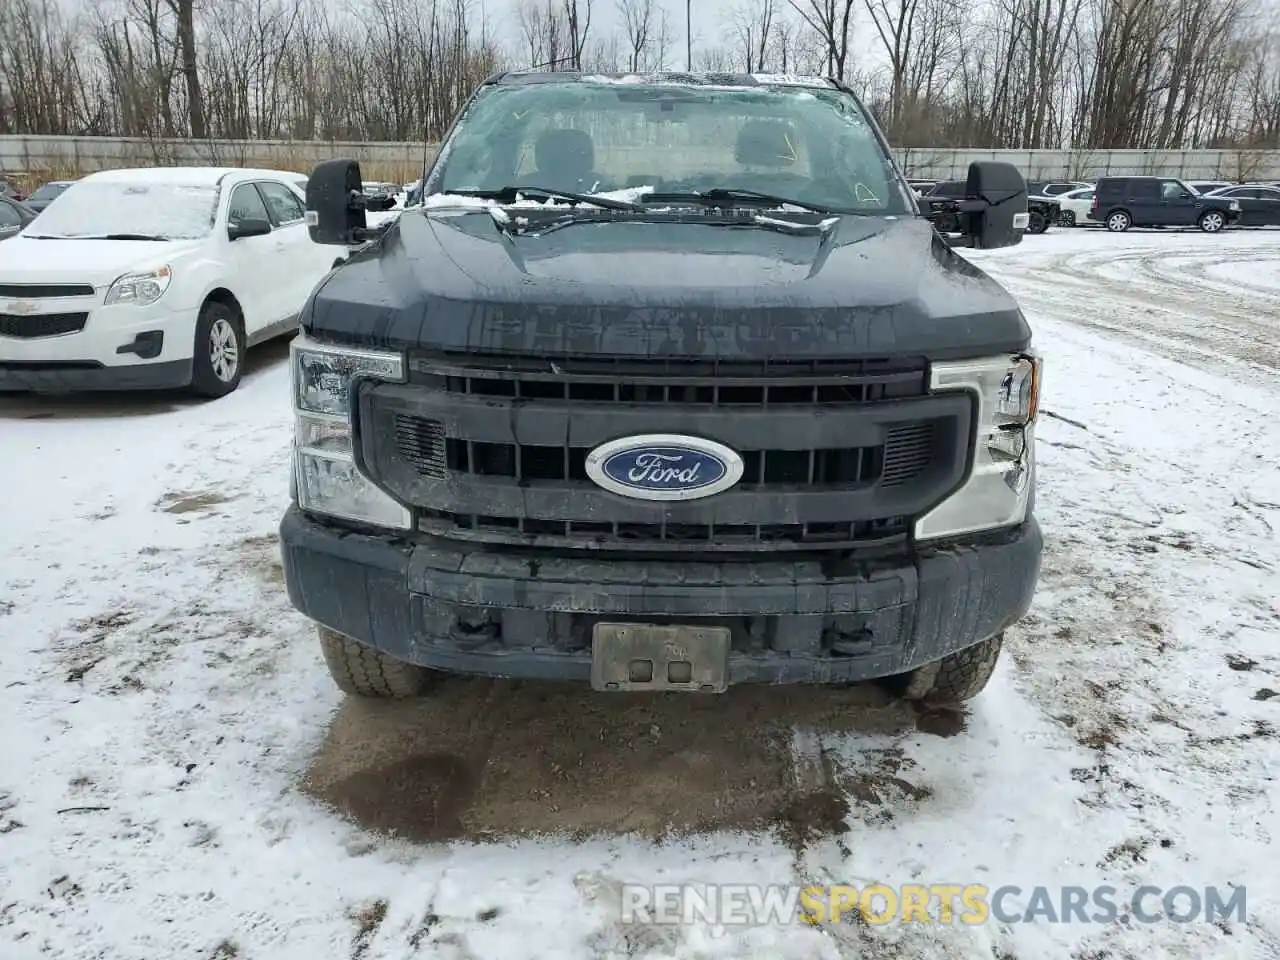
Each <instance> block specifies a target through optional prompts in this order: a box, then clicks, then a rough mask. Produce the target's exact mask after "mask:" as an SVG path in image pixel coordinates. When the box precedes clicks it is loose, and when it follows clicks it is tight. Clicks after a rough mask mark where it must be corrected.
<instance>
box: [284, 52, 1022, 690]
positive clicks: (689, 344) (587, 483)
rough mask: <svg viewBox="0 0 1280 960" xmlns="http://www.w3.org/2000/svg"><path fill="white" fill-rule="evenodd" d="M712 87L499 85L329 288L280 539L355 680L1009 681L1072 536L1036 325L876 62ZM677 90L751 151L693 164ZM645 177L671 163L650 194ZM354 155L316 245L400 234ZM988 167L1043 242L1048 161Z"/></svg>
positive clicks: (706, 134)
mask: <svg viewBox="0 0 1280 960" xmlns="http://www.w3.org/2000/svg"><path fill="white" fill-rule="evenodd" d="M711 79H712V80H713V81H714V82H712V83H710V84H709V83H707V78H706V77H705V76H703V77H690V78H688V79H687V80H683V79H682V80H678V81H674V82H673V81H671V80H670V79H668V78H666V77H665V76H656V77H649V76H626V77H608V78H598V77H592V76H580V75H577V74H561V73H550V74H548V73H536V74H520V73H504V74H499V75H498V76H496V77H494V78H492V79H490V80H487V81H485V82H484V83H483V84H481V85H480V87H479V88H478V90H477V91H476V92H475V94H474V95H473V97H472V99H471V100H470V101H469V102H468V103H467V104H466V105H465V106H464V107H463V109H462V111H461V113H460V115H459V117H458V119H457V120H456V122H455V125H454V126H453V127H452V128H451V130H450V133H449V134H448V136H447V138H446V140H445V143H444V145H443V146H442V147H441V149H440V151H439V154H438V155H437V157H436V159H435V161H434V164H433V166H432V168H431V170H430V172H429V174H428V177H427V183H426V185H425V188H426V192H427V202H426V203H425V204H423V206H422V207H419V208H413V209H410V210H406V211H404V212H403V213H402V214H401V215H400V217H399V218H398V219H397V220H396V221H395V222H394V223H393V224H392V225H391V226H389V227H387V228H385V229H383V230H382V231H380V232H381V236H382V239H380V240H377V241H375V242H374V243H373V244H372V246H371V247H370V248H369V249H368V251H367V252H366V253H363V254H361V255H360V256H358V257H353V258H351V260H349V261H348V262H347V263H345V264H343V265H342V266H341V267H339V268H338V269H336V270H334V271H333V273H332V274H330V275H329V277H328V278H327V279H326V280H325V282H324V284H323V285H322V286H321V287H320V288H319V289H318V290H317V291H316V293H315V295H314V296H313V297H312V298H311V299H310V300H309V301H308V303H307V307H306V308H305V312H304V316H303V318H302V326H303V333H302V335H300V336H299V337H298V338H297V339H295V340H294V341H293V344H292V356H291V371H292V377H293V382H294V390H293V399H294V404H295V412H296V424H297V433H296V435H295V446H294V448H293V450H294V473H293V476H294V478H295V479H294V490H293V497H294V503H293V505H292V506H291V507H290V509H289V510H288V511H287V513H286V515H285V517H284V518H283V520H282V523H281V527H280V533H281V536H280V539H281V546H282V552H283V563H284V572H285V581H286V583H287V585H288V592H289V597H290V599H291V600H292V602H293V603H294V605H295V606H296V607H297V608H298V609H299V610H300V611H301V612H302V613H304V614H305V615H307V616H309V617H311V618H312V619H313V620H314V621H315V622H316V623H317V626H318V639H319V645H320V648H321V650H322V651H323V654H324V657H325V661H326V663H327V664H328V667H329V670H330V672H331V675H332V676H333V678H334V680H335V682H336V683H337V685H338V686H339V687H340V688H341V689H343V690H344V691H346V692H348V693H353V694H357V695H362V696H372V697H408V696H414V695H416V694H418V693H421V692H423V691H424V690H425V689H427V688H428V686H429V685H430V682H431V679H432V677H433V673H434V671H451V672H455V673H463V674H481V675H497V676H506V677H517V678H518V677H538V678H542V679H552V678H559V679H565V680H574V681H578V682H581V683H583V684H586V683H587V682H590V684H591V686H592V688H594V689H596V690H599V691H619V692H622V691H629V692H646V691H683V692H687V693H690V694H698V693H701V694H704V695H710V694H711V693H719V692H723V691H725V690H726V689H727V688H728V686H730V685H731V684H744V683H842V682H848V681H854V680H860V679H872V678H883V679H884V680H885V683H886V685H888V686H890V687H891V688H892V689H894V690H897V691H898V692H899V693H900V694H901V695H903V696H907V697H911V698H917V699H921V700H931V701H934V702H938V703H952V704H954V703H956V702H959V701H963V700H966V699H969V698H971V697H973V696H975V695H977V694H978V692H979V691H980V690H981V689H982V688H983V686H984V685H985V684H986V682H987V680H988V679H989V677H990V676H991V674H992V670H993V668H994V667H995V664H996V660H997V657H998V654H999V651H1000V646H1001V637H1002V632H1003V631H1004V630H1005V628H1006V627H1007V626H1008V625H1009V624H1011V623H1013V622H1014V621H1016V620H1017V619H1018V618H1020V617H1021V616H1022V615H1023V614H1024V613H1025V611H1026V609H1027V607H1028V604H1029V603H1030V602H1031V597H1032V593H1033V590H1034V585H1035V580H1036V577H1037V572H1038V569H1039V563H1040V561H1039V557H1040V553H1041V534H1040V531H1039V528H1038V525H1037V524H1036V521H1035V519H1034V517H1033V511H1032V506H1033V499H1034V498H1033V494H1032V491H1033V489H1034V486H1035V463H1034V451H1035V442H1034V424H1035V422H1036V412H1037V408H1038V396H1039V389H1040V381H1041V364H1040V359H1039V357H1038V356H1037V355H1036V354H1035V352H1034V351H1033V350H1032V348H1031V330H1030V328H1029V327H1028V325H1027V321H1026V318H1025V316H1024V314H1023V312H1022V311H1021V310H1020V309H1019V308H1018V305H1017V302H1016V301H1015V300H1014V299H1013V297H1012V296H1010V295H1009V293H1008V292H1007V291H1005V290H1004V289H1003V288H1002V287H1000V286H999V284H997V283H996V282H995V281H994V280H993V279H991V278H990V277H989V276H987V275H986V274H985V273H983V272H982V270H981V269H980V268H979V267H978V266H976V265H975V264H974V263H972V262H970V261H968V260H966V259H964V258H963V257H962V256H961V255H960V254H959V253H957V252H956V251H955V250H952V249H946V250H939V245H938V243H937V235H936V233H935V232H934V230H933V228H932V227H931V225H930V224H929V223H928V222H926V221H925V220H924V219H923V218H922V217H920V216H918V215H917V209H916V208H915V207H916V205H915V204H913V203H912V202H911V201H910V200H909V198H908V197H907V195H906V191H907V188H906V184H905V183H904V182H902V181H901V178H900V177H899V176H898V174H897V172H896V170H895V168H894V164H893V161H892V158H891V154H890V151H889V145H888V142H887V140H886V139H885V137H884V134H883V132H882V131H881V130H880V128H879V127H878V125H877V124H876V122H875V120H874V117H873V115H872V114H871V113H870V111H869V110H867V109H866V108H865V107H864V106H863V105H862V104H861V103H860V102H859V100H858V98H857V96H856V95H855V94H854V93H853V92H852V91H851V90H849V89H847V88H845V87H843V86H840V85H838V84H837V83H835V82H833V81H829V80H825V79H818V78H814V79H811V80H810V79H804V80H797V79H796V78H788V79H787V80H786V81H781V80H771V79H770V78H766V77H756V76H742V77H726V76H723V75H715V76H714V77H712V78H711ZM619 83H625V87H623V88H622V89H625V90H627V91H628V94H629V95H628V96H625V97H621V96H619V95H618V90H619V89H620V87H619ZM632 93H634V95H630V94H632ZM748 106H749V109H747V107H748ZM602 118H603V122H601V121H602ZM657 118H661V119H662V120H671V119H675V120H679V121H681V123H682V128H683V129H687V130H689V135H690V140H691V141H692V142H695V143H696V142H710V139H711V138H712V137H714V136H720V137H724V136H725V133H726V131H730V130H732V131H733V135H732V140H733V144H732V150H725V151H721V150H712V151H708V152H706V153H705V155H700V156H696V157H693V158H691V159H686V158H684V157H679V156H677V157H673V156H672V155H671V154H670V153H669V151H668V148H667V147H666V146H665V144H664V143H663V140H665V138H663V137H660V136H657V135H655V134H654V132H653V131H654V130H655V128H658V124H655V123H651V122H649V121H650V119H657ZM593 127H595V128H598V129H606V130H608V131H609V132H610V138H611V139H610V144H609V146H610V149H608V150H599V151H597V150H596V148H595V144H594V142H593V139H592V137H591V135H590V133H588V131H589V130H590V129H592V128H593ZM619 137H621V138H622V139H621V140H619V139H617V138H619ZM833 144H835V145H836V146H837V149H830V148H831V146H832V145H833ZM624 156H625V157H626V161H627V162H625V163H620V161H619V159H618V158H619V157H624ZM522 158H528V160H529V163H530V167H531V169H528V170H527V171H526V176H527V177H528V179H529V181H530V182H533V183H536V184H537V188H536V189H535V188H530V187H525V186H521V184H520V179H522V178H521V177H520V176H519V175H515V176H513V172H514V171H518V170H520V162H521V159H522ZM637 168H638V169H639V170H645V171H666V172H665V174H660V175H656V176H655V175H654V174H652V173H648V172H645V173H643V174H640V173H637ZM748 171H749V172H748ZM664 176H665V177H667V178H669V179H663V177H664ZM633 177H634V178H636V179H639V178H640V177H643V179H641V180H640V182H641V183H645V184H652V185H653V186H654V190H653V192H652V193H649V194H646V195H644V196H639V197H631V198H628V199H622V198H620V197H619V196H618V194H617V193H615V192H614V191H621V190H623V189H625V188H626V187H627V186H628V184H629V182H631V181H632V179H633ZM535 178H536V179H535ZM359 180H360V168H359V166H358V164H356V163H355V162H354V161H349V160H333V161H329V162H327V163H325V164H321V165H320V166H319V167H317V168H316V169H315V171H313V173H312V176H311V184H310V189H309V194H308V197H307V204H308V208H309V210H312V211H314V213H315V226H314V227H313V228H312V230H313V236H314V238H315V239H316V241H317V242H318V243H324V244H332V245H335V246H339V247H341V246H345V245H347V244H349V243H350V242H351V241H352V240H353V239H358V238H360V237H365V236H369V235H370V233H371V232H372V233H374V235H377V233H378V232H379V231H370V230H369V228H368V227H366V226H365V223H364V210H363V209H362V207H363V204H362V203H357V204H354V205H353V204H352V202H351V198H350V196H349V194H347V193H346V192H345V190H344V185H345V184H347V183H358V182H359ZM969 182H970V185H971V188H972V189H971V190H970V193H971V195H972V199H967V200H966V201H965V203H966V216H967V218H968V220H967V226H968V228H969V229H968V234H967V236H968V239H969V240H970V241H971V242H972V243H974V244H975V245H980V246H983V247H988V246H990V247H1006V246H1010V245H1012V244H1015V243H1018V242H1019V241H1020V240H1021V236H1022V233H1021V230H1020V229H1019V228H1018V225H1019V222H1020V220H1025V218H1026V206H1025V201H1024V198H1025V196H1026V185H1025V184H1024V183H1023V180H1022V176H1021V174H1020V173H1019V172H1018V170H1017V169H1016V168H1015V167H1012V166H1010V165H1009V164H1002V163H979V164H974V165H973V166H972V167H971V169H970V181H969ZM855 185H856V187H855ZM584 194H595V195H594V196H590V195H588V196H584ZM518 195H520V196H523V197H525V198H526V199H525V200H517V196H518ZM801 198H803V199H801ZM528 201H534V202H528ZM424 321H425V322H424ZM356 423H358V424H359V429H358V432H356V431H355V424H356ZM873 558H874V559H873Z"/></svg>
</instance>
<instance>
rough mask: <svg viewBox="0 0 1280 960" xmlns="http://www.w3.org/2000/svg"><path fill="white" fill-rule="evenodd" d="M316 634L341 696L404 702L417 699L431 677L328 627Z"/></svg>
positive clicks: (330, 674)
mask: <svg viewBox="0 0 1280 960" xmlns="http://www.w3.org/2000/svg"><path fill="white" fill-rule="evenodd" d="M316 633H317V635H318V637H319V639H320V651H321V653H323V654H324V662H325V666H327V667H328V668H329V676H331V677H333V682H334V683H336V684H337V685H338V689H339V690H341V691H342V692H343V693H349V694H351V695H353V696H357V697H377V698H381V699H384V700H408V699H410V698H412V697H417V696H420V695H421V694H422V693H423V691H425V690H426V689H427V686H428V685H429V683H430V682H431V679H432V678H433V676H434V675H435V671H433V670H428V669H427V668H425V667H419V666H417V665H416V664H412V663H404V662H403V661H400V660H395V659H393V658H391V657H388V656H387V655H386V654H385V653H383V652H382V651H380V650H374V649H373V648H372V647H366V646H365V645H364V644H362V643H357V642H356V641H354V640H352V639H351V638H350V637H344V636H343V635H342V634H340V633H336V632H334V631H333V630H330V629H329V628H328V627H317V628H316Z"/></svg>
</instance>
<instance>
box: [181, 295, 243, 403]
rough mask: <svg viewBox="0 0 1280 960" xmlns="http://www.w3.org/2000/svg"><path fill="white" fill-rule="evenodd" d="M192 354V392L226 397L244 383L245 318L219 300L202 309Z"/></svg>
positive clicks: (211, 301) (204, 395) (208, 303)
mask: <svg viewBox="0 0 1280 960" xmlns="http://www.w3.org/2000/svg"><path fill="white" fill-rule="evenodd" d="M192 349H193V352H192V354H191V392H192V393H195V394H196V395H198V396H201V397H210V398H214V397H223V396H226V395H227V394H228V393H230V392H231V391H232V390H234V389H235V388H236V387H238V386H240V376H241V374H242V373H243V371H244V353H245V348H244V319H243V318H242V317H241V316H240V312H239V311H238V310H236V309H235V308H234V307H232V306H229V305H228V304H225V303H222V302H221V301H218V300H210V301H208V302H207V303H206V304H205V305H204V306H203V307H201V308H200V317H199V319H198V320H197V321H196V336H195V342H194V344H193V347H192Z"/></svg>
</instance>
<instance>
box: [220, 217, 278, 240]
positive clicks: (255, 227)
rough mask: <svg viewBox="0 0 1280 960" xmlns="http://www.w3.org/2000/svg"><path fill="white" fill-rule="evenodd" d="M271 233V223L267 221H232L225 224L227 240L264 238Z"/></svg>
mask: <svg viewBox="0 0 1280 960" xmlns="http://www.w3.org/2000/svg"><path fill="white" fill-rule="evenodd" d="M270 232H271V223H270V221H267V220H257V219H249V220H233V221H231V222H230V223H228V224H227V239H228V240H239V239H241V238H242V237H265V236H266V235H267V234H268V233H270Z"/></svg>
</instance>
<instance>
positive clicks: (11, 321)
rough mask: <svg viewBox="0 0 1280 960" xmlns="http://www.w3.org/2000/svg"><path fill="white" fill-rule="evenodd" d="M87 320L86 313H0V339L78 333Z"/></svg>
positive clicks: (28, 338)
mask: <svg viewBox="0 0 1280 960" xmlns="http://www.w3.org/2000/svg"><path fill="white" fill-rule="evenodd" d="M88 319H89V314H87V313H31V314H17V313H0V337H16V338H18V339H21V340H34V339H36V338H37V337H59V336H62V335H63V334H67V333H79V332H80V331H81V330H83V329H84V325H85V321H87V320H88Z"/></svg>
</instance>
